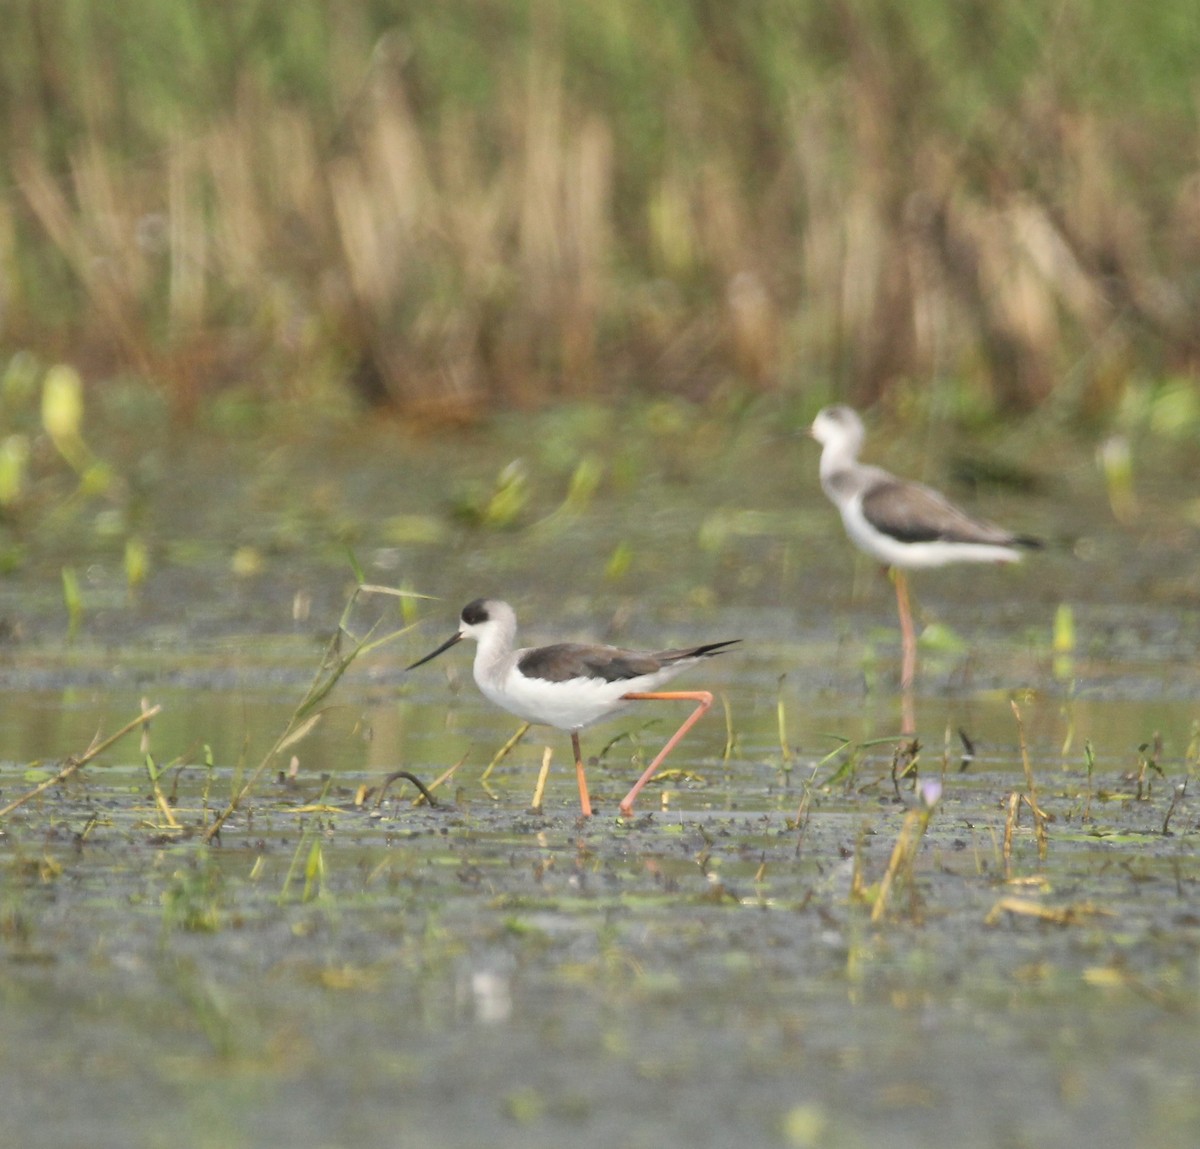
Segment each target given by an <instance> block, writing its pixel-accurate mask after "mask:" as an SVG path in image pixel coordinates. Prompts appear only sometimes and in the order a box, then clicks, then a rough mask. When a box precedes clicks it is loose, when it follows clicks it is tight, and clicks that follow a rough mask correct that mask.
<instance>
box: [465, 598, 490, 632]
mask: <svg viewBox="0 0 1200 1149" xmlns="http://www.w3.org/2000/svg"><path fill="white" fill-rule="evenodd" d="M462 620H463V622H465V623H466V624H467V625H468V626H478V625H479V624H480V623H481V622H487V620H488V612H487V600H486V599H482V598H477V599H476V600H475V601H474V602H469V603H467V605H466V606H464V607H463V609H462Z"/></svg>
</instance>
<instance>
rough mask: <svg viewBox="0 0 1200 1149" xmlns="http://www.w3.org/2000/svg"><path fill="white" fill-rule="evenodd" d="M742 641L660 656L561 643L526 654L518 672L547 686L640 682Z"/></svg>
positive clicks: (574, 643) (665, 653) (647, 652)
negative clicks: (574, 680)
mask: <svg viewBox="0 0 1200 1149" xmlns="http://www.w3.org/2000/svg"><path fill="white" fill-rule="evenodd" d="M739 641H740V639H732V640H728V641H725V642H710V643H708V644H707V645H705V646H693V647H688V648H686V649H683V650H661V651H657V652H650V651H640V650H620V649H618V648H617V647H615V646H590V645H588V644H587V643H577V642H559V643H555V644H554V645H553V646H539V647H536V648H534V649H533V650H529V651H526V652H525V654H523V655H522V656H521V658H520V659H519V660H518V662H517V669H518V670H520V672H521V673H522V674H523V675H525V677H526V678H538V679H541V680H542V681H543V682H568V681H570V680H571V679H572V678H598V679H602V680H603V681H605V682H625V681H627V680H628V679H631V678H640V677H641V676H642V675H643V674H653V673H654V672H655V671H656V670H661V669H662V668H663V667H664V666H666V665H668V664H669V663H672V662H682V661H683V660H684V659H688V658H707V657H709V656H710V655H713V654H718V653H719V652H720V651H722V650H724V649H725V648H726V647H727V646H731V645H732V644H733V643H734V642H739Z"/></svg>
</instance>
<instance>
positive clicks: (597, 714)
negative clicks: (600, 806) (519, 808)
mask: <svg viewBox="0 0 1200 1149" xmlns="http://www.w3.org/2000/svg"><path fill="white" fill-rule="evenodd" d="M516 634H517V616H516V615H515V614H514V613H513V609H512V607H510V606H509V605H508V603H506V602H500V601H499V600H497V599H483V598H479V599H476V600H475V601H474V602H470V603H468V604H467V605H466V606H465V607H463V610H462V615H461V617H460V619H459V626H458V630H457V631H456V632H455V633H454V634H453V635H451V636H450V638H448V639H447V640H446V641H445V642H443V643H442V645H441V646H439V647H438V648H437V649H436V650H434V651H431V652H430V653H429V654H427V655H425V657H424V658H420V659H418V660H417V661H416V662H414V663H413V664H412V665H411V666H409V667H408V668H407V669H408V670H413V669H415V668H416V667H418V666H421V665H422V664H423V663H426V662H428V661H429V660H430V659H432V658H436V657H437V656H438V655H439V654H441V653H442V652H443V651H446V650H449V649H450V647H452V646H453V645H454V644H455V643H457V642H461V641H462V640H463V639H464V638H473V639H474V640H475V641H476V643H477V644H478V646H477V649H476V651H475V664H474V667H473V673H474V677H475V683H476V685H477V686H478V687H479V689H480V690H481V691H482V692H483V694H484V696H485V697H486V698H488V699H489V700H490V701H492V702H494V703H495V704H496V705H497V706H499V707H501V708H502V709H504V710H507V711H509V712H510V713H511V714H515V715H516V716H517V717H518V718H523V719H524V720H525V721H526V722H532V723H534V724H536V725H541V726H553V727H554V728H555V729H557V730H568V731H570V733H571V747H572V749H573V750H574V751H575V772H576V776H577V778H578V781H579V803H580V806H581V807H582V809H583V813H584V815H585V816H586V817H591V814H592V803H591V799H590V798H589V797H588V788H587V779H586V778H585V776H584V769H583V754H582V751H581V750H580V748H579V731H580V730H582V729H584V728H585V727H587V726H591V725H592V724H593V723H595V722H600V721H601V720H603V719H605V718H611V717H612V716H613V715H614V714H617V713H618V712H619V711H621V710H624V709H625V707H626V705H627V704H628V703H630V702H636V701H643V700H646V701H651V700H664V701H688V702H695V703H696V704H697V706H696V709H695V710H693V711H692V713H691V714H690V715H688V717H687V719H686V720H685V721H684V723H683V725H682V726H680V727H679V729H678V730H677V731H676V732H675V733H674V735H672V737H671V739H670V740H669V741H668V742H667V744H666V745H665V746H664V747H663V748H662V750H661V751H660V752H659V754H658V756H657V757H656V758H655V759H654V761H653V762H651V763H650V765H649V766H648V767H647V768H646V770H645V772H644V773H643V774H642V776H641V777H640V778H639V779H638V780H637V782H636V783H635V784H634V786H633V789H632V790H630V791H629V793H628V794H626V795H625V798H624V799H623V800H622V801H621V806H620V809H621V813H622V814H624V815H626V816H628V815H629V814H630V813H632V811H633V801H634V799H635V798H636V797H637V796H638V792H639V791H640V790H641V789H642V787H643V786H645V784H646V783H647V782H648V781H650V779H651V778H652V777H653V776H654V773H655V771H656V770H657V769H658V768H659V766H660V765H661V764H662V762H663V760H664V759H665V758H666V756H667V755H668V754H669V753H670V752H671V751H672V750H673V749H674V748H675V746H676V745H677V744H678V743H679V740H680V739H681V738H682V737H683V736H684V735H685V734H686V733H687V732H688V731H689V730H690V729H691V728H692V726H693V725H694V724H695V723H696V722H697V721H698V719H699V718H700V716H701V715H702V714H703V713H704V712H705V711H706V710H708V708H709V707H710V706H711V705H712V701H713V697H712V695H711V694H710V693H709V692H708V691H707V690H692V691H667V692H661V691H657V690H656V689H655V688H656V687H658V686H661V685H663V683H666V682H669V681H670V680H671V679H673V678H674V677H675V676H676V675H677V674H679V673H680V672H681V671H683V670H686V669H687V668H688V667H689V666H691V665H692V664H693V663H695V662H699V661H700V660H701V659H705V658H710V657H711V656H712V655H714V654H719V653H720V652H721V651H723V650H725V649H726V648H727V647H729V646H732V645H733V644H734V643H735V642H738V641H740V640H739V639H728V640H726V641H724V642H710V643H707V644H705V645H703V646H693V647H688V648H686V649H683V650H658V651H642V650H621V649H618V648H617V647H615V646H598V645H591V644H586V643H575V642H562V643H555V644H554V645H553V646H537V647H522V648H517V647H516V646H515V642H516Z"/></svg>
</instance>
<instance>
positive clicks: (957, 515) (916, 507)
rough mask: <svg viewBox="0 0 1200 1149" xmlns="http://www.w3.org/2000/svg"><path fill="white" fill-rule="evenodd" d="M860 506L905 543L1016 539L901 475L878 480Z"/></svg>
mask: <svg viewBox="0 0 1200 1149" xmlns="http://www.w3.org/2000/svg"><path fill="white" fill-rule="evenodd" d="M862 509H863V514H864V515H865V516H866V518H867V521H868V522H870V523H871V524H872V525H873V526H874V527H876V528H877V529H878V530H880V531H883V533H884V534H887V535H891V536H892V538H894V539H899V540H900V541H901V542H905V543H931V542H949V543H990V544H993V545H995V546H1012V545H1014V544H1016V543H1017V542H1018V539H1017V537H1016V536H1015V535H1013V534H1012V533H1011V532H1010V531H1006V530H1005V529H1004V528H1003V527H998V526H996V525H995V524H994V523H989V522H985V521H983V520H982V519H973V518H972V517H971V516H970V515H968V514H967V513H966V511H963V510H961V509H959V508H958V507H956V506H955V505H954V504H953V503H952V502H950V501H949V500H948V499H947V498H945V497H944V496H943V495H941V494H939V493H938V492H937V491H935V490H933V489H932V488H931V487H926V486H923V485H922V484H921V483H906V482H903V481H902V480H900V479H892V480H888V481H884V482H882V483H879V484H878V485H877V486H874V487H872V488H871V490H869V491H868V492H867V493H866V494H865V495H864V496H863V502H862ZM1022 541H1023V540H1022Z"/></svg>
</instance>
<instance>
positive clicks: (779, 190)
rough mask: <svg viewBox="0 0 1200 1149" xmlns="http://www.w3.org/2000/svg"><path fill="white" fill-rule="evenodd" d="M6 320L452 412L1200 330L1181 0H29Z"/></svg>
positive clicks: (1169, 361)
mask: <svg viewBox="0 0 1200 1149" xmlns="http://www.w3.org/2000/svg"><path fill="white" fill-rule="evenodd" d="M5 25H6V27H5V41H6V43H5V50H4V52H3V53H0V148H2V149H3V154H5V155H6V156H8V157H10V159H11V162H10V165H9V175H8V177H7V179H6V181H5V182H4V183H3V184H0V324H2V328H0V331H2V340H3V346H4V347H8V348H12V349H17V348H22V349H26V350H29V351H33V352H34V353H36V354H39V355H41V356H42V357H44V358H46V359H53V360H55V361H57V360H67V361H70V362H73V363H75V364H76V365H77V366H78V367H79V368H80V369H81V371H82V372H83V373H84V375H85V377H86V378H87V379H88V380H89V381H102V380H104V379H106V378H109V377H112V376H115V375H117V374H121V373H130V372H132V373H134V374H136V375H139V376H142V377H144V378H145V379H146V380H149V381H152V382H153V383H155V384H156V385H158V386H160V387H162V388H163V389H164V390H165V391H166V393H167V394H168V396H169V397H170V400H171V402H172V404H173V406H174V407H175V409H176V411H177V412H179V413H180V414H183V415H186V414H187V413H188V412H189V411H190V410H192V409H193V408H194V407H195V405H196V404H197V402H199V401H200V400H201V399H202V398H203V397H204V395H206V394H207V393H209V392H211V391H212V390H214V389H216V388H219V387H222V386H227V385H238V386H241V387H246V388H249V389H251V390H254V391H258V392H261V393H262V394H264V395H267V396H274V395H279V396H283V397H286V398H298V399H309V398H312V397H313V396H317V395H323V394H328V393H329V391H330V389H331V387H332V388H344V389H348V390H349V391H351V392H353V393H354V394H356V395H357V396H359V397H360V398H361V399H363V400H365V401H366V402H368V403H380V404H383V403H386V404H391V405H396V406H399V407H401V408H403V409H405V410H406V411H408V412H412V413H418V414H419V413H422V412H424V413H427V414H430V415H432V416H436V417H439V418H443V417H450V418H458V417H468V416H469V415H470V414H471V413H472V412H474V411H476V410H478V409H480V408H481V407H486V406H489V405H500V404H531V403H535V402H540V401H544V400H547V399H553V398H555V397H559V396H579V395H586V394H592V393H610V392H612V391H614V390H616V389H622V388H625V389H627V388H635V387H636V388H654V389H660V390H661V389H665V390H671V391H675V392H679V393H683V394H687V395H694V396H696V397H704V396H706V395H708V394H711V393H713V392H714V391H716V390H718V389H722V388H737V389H740V390H752V389H777V388H789V389H793V388H798V387H803V386H809V385H810V386H813V387H815V388H820V389H826V390H828V389H829V388H837V389H839V390H841V391H843V392H846V393H848V394H850V395H851V396H852V397H854V398H855V399H857V400H858V401H863V402H868V401H871V400H873V399H875V398H877V397H878V396H879V395H880V394H882V393H883V392H884V391H885V390H886V389H887V388H889V387H891V386H893V385H895V384H904V383H906V382H908V381H913V380H916V381H922V382H924V381H928V380H935V381H936V380H948V381H952V382H954V384H955V385H956V386H964V387H967V388H969V389H970V390H971V392H972V394H974V395H977V396H978V397H979V399H980V401H981V402H983V403H984V404H985V405H987V406H989V407H991V408H1010V409H1011V408H1024V407H1029V406H1032V405H1035V404H1037V403H1040V402H1042V401H1043V400H1045V399H1046V398H1047V397H1048V396H1049V395H1050V394H1051V392H1052V391H1058V392H1059V393H1060V394H1062V395H1063V396H1065V398H1066V400H1067V401H1069V404H1070V405H1071V408H1072V409H1077V410H1093V409H1101V410H1103V409H1106V408H1107V407H1108V406H1109V405H1111V404H1112V403H1113V402H1114V401H1115V399H1116V397H1117V396H1119V394H1120V392H1121V390H1122V388H1123V385H1124V383H1125V380H1126V379H1127V378H1129V377H1130V376H1131V375H1135V374H1159V375H1168V374H1174V375H1178V376H1180V377H1183V378H1187V377H1189V376H1194V375H1195V373H1196V369H1197V362H1198V360H1200V318H1198V317H1200V277H1198V276H1197V272H1196V268H1197V266H1198V265H1200V147H1198V144H1200V137H1198V133H1197V114H1198V107H1197V103H1198V97H1197V89H1196V85H1195V71H1194V65H1195V61H1196V60H1197V59H1200V21H1197V20H1196V18H1195V13H1194V0H1162V2H1161V3H1160V4H1157V5H1153V6H1150V7H1145V6H1142V7H1138V8H1136V9H1135V8H1133V7H1130V6H1127V5H1122V4H1120V3H1118V2H1117V0H1064V3H1062V4H1058V5H1054V6H1038V5H1028V4H1023V3H1019V2H1017V0H1007V2H1001V3H992V4H985V3H982V2H978V0H970V2H968V3H967V4H966V5H965V6H964V5H963V4H950V3H947V2H946V0H906V2H904V3H901V2H900V0H883V2H882V3H878V4H865V3H860V2H858V0H839V2H835V3H832V4H817V3H807V2H797V0H758V2H757V3H753V4H717V3H701V2H698V0H693V2H685V0H651V2H646V0H636V2H635V0H603V2H599V0H581V2H579V3H574V4H556V3H553V2H550V0H546V2H542V3H529V2H528V0H492V2H490V3H487V4H480V3H477V2H473V0H444V2H442V3H439V4H436V5H429V4H418V3H413V2H411V0H375V2H373V3H370V4H363V5H354V6H345V5H340V6H334V5H328V4H325V3H320V2H318V0H292V2H290V3H287V4H284V3H270V2H268V3H263V4H256V5H246V6H237V5H235V6H232V7H230V6H228V5H211V4H206V3H203V2H202V0H177V2H175V3H172V4H160V5H149V6H146V5H140V6H128V5H120V4H101V3H94V2H85V0H64V2H62V3H57V4H21V5H10V6H9V11H8V12H7V13H6V18H5Z"/></svg>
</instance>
